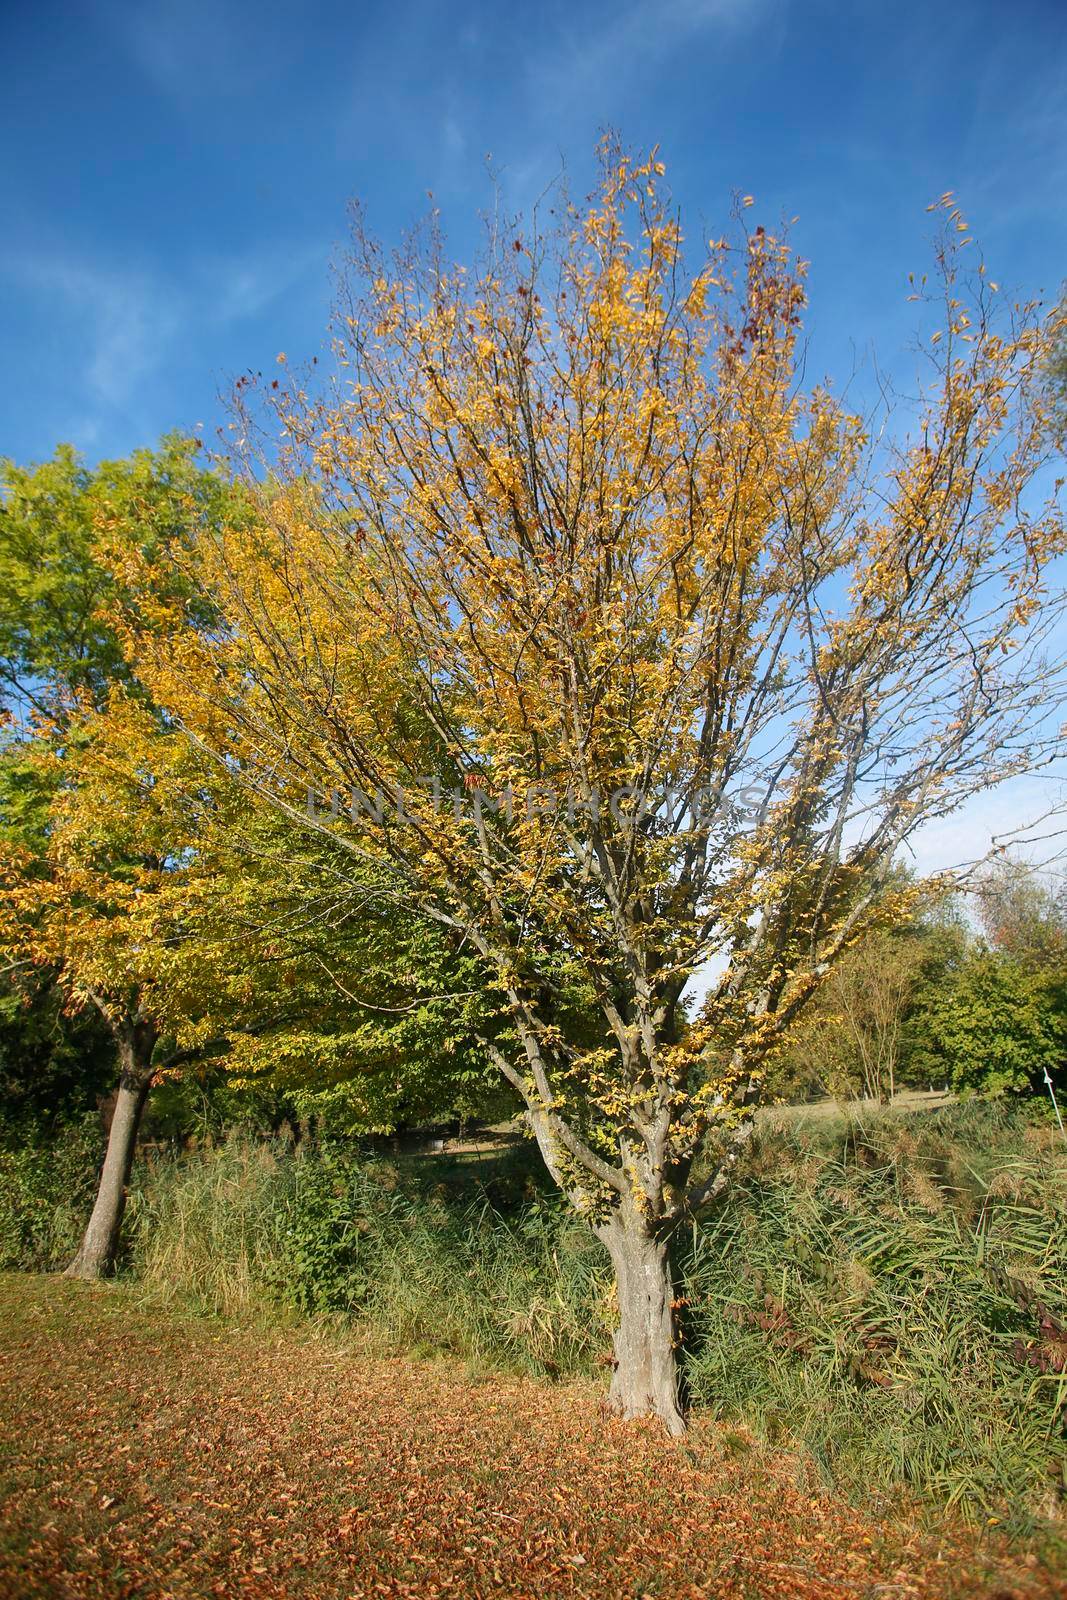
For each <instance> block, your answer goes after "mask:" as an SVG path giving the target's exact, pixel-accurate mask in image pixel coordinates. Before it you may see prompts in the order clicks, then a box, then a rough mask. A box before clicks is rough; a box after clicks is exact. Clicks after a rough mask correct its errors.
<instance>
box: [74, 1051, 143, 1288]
mask: <svg viewBox="0 0 1067 1600" xmlns="http://www.w3.org/2000/svg"><path fill="white" fill-rule="evenodd" d="M138 1044H141V1048H140V1049H138ZM153 1044H154V1040H153ZM151 1056H152V1045H149V1046H148V1049H147V1053H146V1052H145V1049H144V1041H140V1040H138V1041H136V1042H133V1041H124V1042H122V1043H121V1044H120V1046H119V1059H120V1062H121V1064H122V1072H121V1076H120V1078H119V1088H118V1095H117V1097H116V1100H115V1110H114V1113H113V1115H112V1118H111V1129H110V1131H109V1133H108V1139H107V1153H106V1154H105V1156H104V1166H103V1171H102V1172H101V1174H100V1185H99V1188H98V1189H97V1191H96V1201H95V1203H94V1205H93V1212H92V1216H91V1217H90V1218H89V1226H88V1227H87V1228H86V1230H85V1235H84V1237H83V1239H82V1242H81V1245H80V1247H79V1249H78V1253H77V1255H76V1256H75V1257H74V1260H73V1261H72V1262H71V1264H70V1266H69V1267H68V1268H67V1270H66V1273H65V1276H66V1277H68V1278H102V1277H103V1276H104V1274H105V1273H106V1272H107V1271H108V1270H109V1269H110V1267H111V1265H112V1263H113V1262H114V1259H115V1252H116V1250H117V1248H118V1242H119V1229H120V1228H121V1227H122V1214H123V1212H124V1211H125V1209H126V1193H127V1188H128V1185H129V1181H130V1169H131V1167H132V1166H133V1153H134V1148H135V1146H136V1143H137V1130H138V1128H139V1127H140V1125H141V1114H142V1112H143V1111H144V1108H145V1101H146V1100H147V1099H148V1090H149V1087H150V1086H151V1082H152V1073H151V1067H150V1065H149V1063H150V1061H151Z"/></svg>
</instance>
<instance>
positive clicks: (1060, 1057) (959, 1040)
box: [915, 946, 1067, 1096]
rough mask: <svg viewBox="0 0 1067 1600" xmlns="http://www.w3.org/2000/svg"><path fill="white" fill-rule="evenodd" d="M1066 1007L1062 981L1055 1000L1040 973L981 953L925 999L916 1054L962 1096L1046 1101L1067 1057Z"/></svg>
mask: <svg viewBox="0 0 1067 1600" xmlns="http://www.w3.org/2000/svg"><path fill="white" fill-rule="evenodd" d="M1063 1001H1064V995H1063V986H1062V980H1061V983H1060V985H1059V986H1058V992H1056V993H1055V994H1050V990H1049V985H1048V982H1047V980H1046V978H1045V977H1044V976H1043V975H1042V974H1041V973H1037V972H1034V971H1033V970H1032V969H1030V970H1027V969H1026V968H1024V967H1023V966H1022V965H1020V963H1018V962H1017V961H1015V960H1013V959H1012V958H1011V957H1008V956H1004V955H1001V954H999V953H997V952H996V951H992V950H989V949H986V948H985V947H983V946H979V947H978V948H976V949H974V950H972V951H971V952H970V953H969V954H968V955H967V957H966V959H965V960H964V961H963V962H962V963H961V964H960V965H959V966H958V967H957V968H956V969H955V970H954V971H952V972H950V973H949V974H948V975H947V977H946V979H945V981H944V982H943V983H942V984H941V985H939V986H938V987H936V988H935V989H933V990H932V991H931V992H930V993H929V994H928V995H927V996H926V997H925V998H924V1003H923V1004H922V1006H921V1007H920V1009H919V1013H918V1015H917V1017H916V1021H915V1032H916V1039H917V1053H918V1054H919V1057H920V1059H921V1061H922V1062H923V1063H924V1065H926V1066H927V1069H928V1070H929V1071H931V1072H934V1073H937V1074H938V1075H939V1076H941V1077H947V1078H948V1080H949V1082H950V1083H951V1084H952V1087H953V1089H955V1090H956V1092H957V1093H958V1094H982V1095H990V1096H996V1095H1002V1094H1022V1093H1033V1092H1035V1091H1036V1092H1037V1093H1041V1092H1043V1091H1042V1087H1041V1086H1042V1080H1043V1076H1044V1074H1045V1073H1047V1074H1048V1075H1049V1079H1050V1081H1051V1079H1052V1078H1053V1077H1055V1076H1056V1075H1058V1074H1059V1073H1060V1072H1061V1071H1062V1068H1063V1063H1064V1059H1065V1056H1067V1008H1065V1007H1064V1003H1063ZM1057 1002H1058V1003H1057Z"/></svg>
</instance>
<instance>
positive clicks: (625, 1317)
mask: <svg viewBox="0 0 1067 1600" xmlns="http://www.w3.org/2000/svg"><path fill="white" fill-rule="evenodd" d="M596 1231H597V1234H598V1235H599V1237H600V1238H601V1240H602V1241H603V1243H604V1244H605V1245H606V1246H607V1248H608V1253H609V1254H610V1256H611V1260H612V1264H613V1265H614V1268H615V1282H616V1287H617V1291H618V1298H619V1326H618V1330H617V1331H616V1334H615V1371H614V1374H613V1376H612V1379H611V1388H610V1390H609V1392H608V1403H609V1404H610V1406H611V1408H612V1410H613V1411H616V1412H617V1413H618V1414H619V1415H620V1416H622V1417H647V1416H656V1417H659V1418H660V1420H661V1421H662V1422H663V1423H664V1424H665V1426H666V1428H667V1431H668V1433H673V1434H681V1433H684V1432H685V1419H684V1418H683V1416H682V1412H681V1408H680V1406H679V1402H678V1363H677V1360H676V1357H675V1328H674V1309H673V1305H672V1302H673V1299H674V1286H673V1282H672V1277H671V1265H670V1254H669V1248H668V1241H667V1240H666V1239H665V1238H664V1237H662V1236H660V1235H657V1234H656V1233H655V1232H654V1231H653V1230H652V1229H650V1228H649V1226H648V1224H647V1223H646V1222H645V1221H644V1220H643V1219H642V1218H641V1217H640V1216H638V1215H636V1214H635V1213H634V1212H633V1210H632V1209H631V1208H629V1207H624V1208H623V1209H622V1210H621V1211H619V1212H617V1213H616V1214H615V1216H614V1217H612V1219H611V1220H610V1221H609V1222H605V1223H602V1224H601V1225H600V1226H599V1227H598V1228H597V1230H596Z"/></svg>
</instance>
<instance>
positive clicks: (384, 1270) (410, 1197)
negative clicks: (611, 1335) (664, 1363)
mask: <svg viewBox="0 0 1067 1600" xmlns="http://www.w3.org/2000/svg"><path fill="white" fill-rule="evenodd" d="M131 1214H132V1222H133V1240H134V1242H133V1249H132V1255H131V1261H130V1267H131V1270H132V1271H133V1273H134V1274H135V1275H136V1277H138V1278H139V1279H140V1281H141V1282H142V1283H143V1285H144V1286H145V1289H146V1290H147V1291H148V1292H149V1293H151V1294H153V1295H156V1296H162V1297H164V1298H167V1299H173V1298H175V1297H178V1298H182V1299H185V1300H191V1301H193V1302H194V1303H195V1304H197V1305H198V1306H200V1307H202V1308H203V1309H206V1310H209V1311H212V1312H219V1313H223V1314H227V1315H233V1314H246V1313H248V1312H250V1311H259V1312H262V1311H264V1310H265V1309H267V1308H269V1307H287V1308H289V1309H291V1310H295V1311H299V1312H305V1313H311V1314H315V1315H319V1316H333V1317H346V1318H356V1319H358V1320H359V1321H360V1323H361V1324H362V1325H363V1326H364V1327H366V1328H369V1329H372V1330H374V1331H375V1332H376V1333H377V1334H378V1335H379V1336H380V1338H381V1340H382V1342H384V1343H385V1344H387V1345H388V1346H389V1347H391V1348H396V1349H403V1350H416V1351H431V1350H436V1351H441V1352H448V1353H451V1354H454V1355H459V1356H463V1357H467V1358H470V1359H475V1360H479V1361H482V1362H489V1363H495V1364H497V1365H502V1366H505V1367H508V1368H512V1369H518V1370H525V1371H528V1372H536V1373H540V1374H548V1375H562V1374H573V1373H576V1372H580V1371H583V1370H587V1369H588V1368H589V1366H590V1365H591V1364H592V1362H593V1360H594V1359H595V1356H596V1353H597V1351H598V1350H599V1349H600V1348H602V1347H603V1345H604V1344H605V1343H606V1342H607V1340H608V1326H609V1317H610V1308H609V1281H608V1274H607V1271H606V1267H607V1261H606V1257H605V1258H603V1259H601V1257H602V1252H601V1250H600V1247H599V1245H598V1244H597V1243H596V1241H595V1240H594V1239H593V1237H592V1236H591V1234H590V1233H589V1232H588V1230H587V1229H586V1228H584V1227H583V1226H582V1225H581V1224H580V1223H578V1222H577V1221H576V1220H575V1221H573V1222H572V1221H571V1220H570V1219H569V1218H568V1217H566V1216H565V1214H564V1212H563V1210H562V1207H561V1205H560V1204H559V1202H557V1201H555V1200H552V1199H549V1198H542V1197H539V1198H536V1199H534V1200H526V1201H524V1203H523V1204H522V1205H521V1207H520V1208H519V1209H518V1210H513V1211H509V1212H505V1211H503V1210H500V1209H498V1208H496V1207H495V1206H493V1205H491V1204H490V1203H489V1201H488V1200H487V1199H486V1198H485V1197H484V1196H482V1197H480V1198H475V1199H470V1198H466V1199H465V1198H462V1197H461V1198H459V1199H456V1198H450V1197H449V1195H448V1193H447V1192H445V1191H443V1190H442V1186H440V1185H432V1186H430V1185H426V1184H420V1183H418V1182H414V1181H412V1180H410V1179H409V1180H408V1181H407V1182H406V1183H405V1182H403V1181H402V1179H401V1177H400V1175H399V1173H398V1170H397V1168H396V1166H395V1165H393V1164H392V1163H390V1162H387V1161H382V1160H372V1159H368V1158H367V1157H365V1156H363V1155H362V1154H361V1153H359V1152H358V1151H354V1150H353V1149H352V1148H351V1147H347V1146H344V1145H329V1144H326V1145H321V1146H317V1147H315V1148H313V1149H308V1148H306V1147H305V1148H301V1149H299V1150H297V1151H296V1152H291V1151H290V1150H288V1149H287V1148H286V1147H284V1146H274V1147H271V1146H265V1145H262V1144H258V1145H254V1144H249V1143H247V1142H245V1141H244V1140H241V1139H233V1140H230V1141H229V1142H228V1143H227V1144H225V1145H223V1146H221V1147H219V1148H217V1149H216V1150H214V1151H212V1152H211V1153H210V1154H209V1155H207V1156H203V1157H199V1158H194V1159H191V1160H190V1159H182V1158H172V1159H169V1160H168V1161H165V1162H162V1163H157V1164H156V1166H155V1168H154V1170H152V1171H150V1172H149V1173H148V1174H147V1176H146V1179H145V1181H144V1183H143V1185H142V1187H141V1189H140V1192H139V1193H138V1194H137V1195H136V1196H135V1197H134V1200H133V1203H132V1206H131Z"/></svg>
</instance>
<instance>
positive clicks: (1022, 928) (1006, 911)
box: [977, 856, 1067, 978]
mask: <svg viewBox="0 0 1067 1600" xmlns="http://www.w3.org/2000/svg"><path fill="white" fill-rule="evenodd" d="M977 901H978V916H979V920H980V922H981V924H982V929H983V931H984V933H985V936H986V939H987V940H988V942H989V943H990V944H991V945H992V946H993V947H994V948H995V949H997V950H1001V951H1003V952H1004V954H1005V955H1008V956H1010V957H1011V958H1012V959H1013V960H1015V961H1019V962H1022V963H1024V964H1025V965H1027V966H1029V967H1030V968H1031V969H1033V970H1037V971H1053V970H1058V972H1059V974H1060V977H1061V978H1062V977H1064V976H1065V975H1067V883H1063V882H1062V881H1061V882H1060V883H1059V884H1058V885H1056V886H1053V885H1052V884H1050V883H1049V882H1047V881H1044V880H1043V879H1042V878H1041V876H1040V875H1039V874H1038V873H1037V872H1036V871H1035V870H1034V868H1033V867H1032V866H1030V865H1029V863H1027V862H1025V861H1019V860H1016V859H1014V858H1012V857H1010V856H1002V857H1001V858H1000V859H999V860H997V861H996V862H994V863H992V864H991V865H990V866H989V867H988V868H987V869H986V871H985V872H984V873H983V874H982V877H981V878H980V880H979V883H978V887H977Z"/></svg>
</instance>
